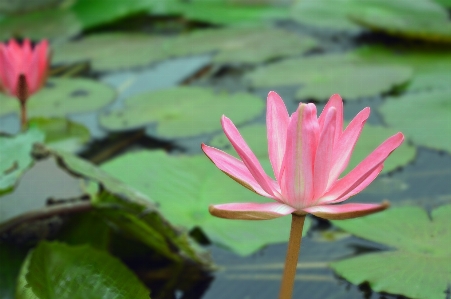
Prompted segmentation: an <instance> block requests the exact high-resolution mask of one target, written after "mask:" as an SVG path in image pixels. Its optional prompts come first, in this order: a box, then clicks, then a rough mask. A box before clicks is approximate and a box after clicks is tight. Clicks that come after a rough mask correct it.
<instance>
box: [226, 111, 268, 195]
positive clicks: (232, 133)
mask: <svg viewBox="0 0 451 299" xmlns="http://www.w3.org/2000/svg"><path fill="white" fill-rule="evenodd" d="M221 123H222V128H223V130H224V133H225V134H226V136H227V138H228V139H229V141H230V143H231V144H232V146H233V148H234V149H235V151H236V152H237V154H238V155H239V156H240V158H241V160H242V161H243V163H244V165H246V167H247V169H249V172H250V173H251V174H252V176H253V177H254V178H255V180H256V181H257V182H258V184H259V185H260V186H261V187H262V189H263V190H265V192H266V193H268V194H269V195H271V197H274V196H275V191H276V190H274V183H273V182H272V181H273V180H272V179H271V178H270V177H269V176H268V175H267V174H266V173H265V171H264V170H263V167H262V166H261V165H260V162H258V159H257V157H256V156H255V154H254V153H253V152H252V150H251V149H250V148H249V146H248V145H247V143H246V141H244V139H243V137H242V136H241V134H240V132H238V129H237V128H236V127H235V125H234V124H233V123H232V121H231V120H230V119H228V118H227V117H225V116H222V119H221Z"/></svg>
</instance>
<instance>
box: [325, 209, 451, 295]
mask: <svg viewBox="0 0 451 299" xmlns="http://www.w3.org/2000/svg"><path fill="white" fill-rule="evenodd" d="M450 214H451V205H444V206H441V207H439V208H437V209H435V210H434V211H432V212H431V214H430V215H428V214H427V213H426V211H424V210H422V209H421V208H418V207H402V208H392V209H389V210H387V211H384V212H382V213H377V214H373V215H370V216H366V217H362V218H356V219H350V220H343V221H333V223H334V225H336V226H338V227H339V228H341V229H344V230H346V231H348V232H351V233H353V234H355V235H357V236H359V237H362V238H365V239H368V240H371V241H374V242H379V243H382V244H385V245H388V246H390V247H393V248H395V250H394V251H383V252H376V253H369V254H364V255H360V256H357V257H354V258H350V259H346V260H342V261H338V262H333V263H332V264H331V267H332V268H333V269H334V270H335V271H336V272H337V274H339V275H341V276H343V277H344V278H345V279H347V280H349V281H350V282H352V283H354V284H361V283H363V282H368V283H369V284H370V287H371V288H372V289H373V290H374V291H377V292H387V293H392V294H401V295H404V296H407V297H409V298H418V299H443V298H445V297H446V294H445V292H446V290H449V286H450V284H451V272H450V268H449V261H450V260H451V252H450V250H449V248H450V247H451V218H450V217H449V215H450Z"/></svg>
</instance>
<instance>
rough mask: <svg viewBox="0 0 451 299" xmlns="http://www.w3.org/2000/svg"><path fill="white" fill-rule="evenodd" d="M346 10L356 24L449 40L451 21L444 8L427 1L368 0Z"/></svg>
mask: <svg viewBox="0 0 451 299" xmlns="http://www.w3.org/2000/svg"><path fill="white" fill-rule="evenodd" d="M370 2H373V3H374V4H376V5H377V7H372V6H367V5H365V6H362V8H361V9H360V10H359V11H353V12H351V13H350V15H349V16H350V18H351V19H352V20H353V21H355V22H357V23H358V24H360V25H362V26H365V27H368V28H370V29H373V30H376V31H383V32H385V33H388V34H391V35H395V36H401V37H405V38H413V39H423V40H427V41H432V42H447V43H451V20H450V19H449V15H448V12H447V11H446V9H445V8H444V7H441V6H440V5H439V4H437V3H434V1H428V0H415V1H414V2H412V1H411V0H398V1H390V0H372V1H370Z"/></svg>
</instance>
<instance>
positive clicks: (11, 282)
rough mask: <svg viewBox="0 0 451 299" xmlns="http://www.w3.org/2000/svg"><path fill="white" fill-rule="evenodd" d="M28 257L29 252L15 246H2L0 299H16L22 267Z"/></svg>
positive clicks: (0, 250) (3, 244)
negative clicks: (17, 284)
mask: <svg viewBox="0 0 451 299" xmlns="http://www.w3.org/2000/svg"><path fill="white" fill-rule="evenodd" d="M26 255H27V250H26V249H23V248H19V247H17V246H14V245H10V244H5V243H1V244H0V261H1V267H0V298H1V299H14V298H15V296H14V293H15V289H16V282H17V277H18V276H19V271H20V266H21V265H22V262H23V260H24V259H25V257H26Z"/></svg>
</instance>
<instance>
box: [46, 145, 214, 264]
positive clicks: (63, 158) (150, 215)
mask: <svg viewBox="0 0 451 299" xmlns="http://www.w3.org/2000/svg"><path fill="white" fill-rule="evenodd" d="M50 154H51V155H53V156H54V157H55V158H56V159H57V160H58V162H59V163H60V164H61V165H62V166H63V167H64V168H65V169H66V170H68V171H69V172H71V173H73V174H75V175H77V176H81V177H84V178H85V179H87V180H89V181H91V182H94V183H96V184H99V185H100V186H101V188H100V189H101V190H105V191H104V192H98V191H97V190H95V191H93V192H89V193H90V194H91V193H92V194H91V196H92V197H93V204H94V207H95V208H96V211H97V216H99V218H102V219H103V220H105V221H107V222H108V223H111V224H114V226H115V227H116V228H118V229H120V230H122V231H125V232H127V233H128V234H129V235H131V236H133V237H134V238H136V239H137V240H138V241H140V242H142V243H144V244H146V245H148V246H149V247H151V248H152V249H153V250H155V251H156V252H159V253H160V254H162V255H165V256H166V257H168V258H169V259H172V260H174V261H180V257H183V258H185V259H188V260H191V261H194V262H195V263H196V264H199V265H202V266H205V265H208V264H209V261H208V260H207V259H206V258H205V257H204V256H203V255H202V253H201V252H200V251H199V250H196V248H195V246H193V244H191V241H190V238H189V237H188V236H187V235H186V234H185V233H183V232H180V231H178V230H177V229H176V228H175V227H173V226H172V225H171V224H170V223H167V222H166V220H165V218H163V216H162V214H161V213H160V211H159V210H158V208H157V207H156V205H155V204H154V202H153V201H152V200H151V199H149V198H147V197H146V196H145V195H144V194H142V193H139V192H137V191H136V190H135V189H133V188H132V187H130V186H128V185H126V184H124V183H122V182H121V181H119V180H118V179H116V178H115V177H113V176H111V175H109V174H108V173H107V172H105V171H103V170H102V169H100V168H98V167H96V166H94V165H92V164H91V163H89V162H87V161H85V160H83V159H81V158H78V157H77V156H74V155H72V154H69V153H65V152H62V151H56V150H52V151H50ZM99 221H101V220H100V219H99Z"/></svg>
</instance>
